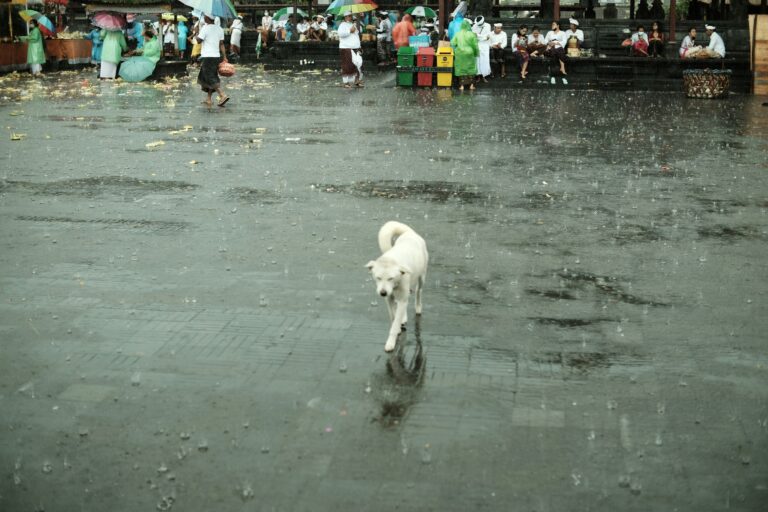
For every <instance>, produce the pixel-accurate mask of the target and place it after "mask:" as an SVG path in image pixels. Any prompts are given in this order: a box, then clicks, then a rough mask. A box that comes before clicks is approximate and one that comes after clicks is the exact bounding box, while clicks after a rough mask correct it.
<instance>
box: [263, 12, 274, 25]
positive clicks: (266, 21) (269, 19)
mask: <svg viewBox="0 0 768 512" xmlns="http://www.w3.org/2000/svg"><path fill="white" fill-rule="evenodd" d="M261 26H262V27H263V28H270V27H272V16H270V15H268V14H267V15H264V16H262V17H261Z"/></svg>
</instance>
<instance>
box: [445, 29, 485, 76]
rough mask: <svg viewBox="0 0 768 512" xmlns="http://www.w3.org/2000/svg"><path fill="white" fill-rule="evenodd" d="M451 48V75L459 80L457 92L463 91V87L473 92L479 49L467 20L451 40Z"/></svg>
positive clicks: (475, 36)
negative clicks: (467, 86) (466, 86)
mask: <svg viewBox="0 0 768 512" xmlns="http://www.w3.org/2000/svg"><path fill="white" fill-rule="evenodd" d="M451 46H453V52H454V60H453V74H454V75H455V76H456V77H457V78H458V79H459V90H460V91H463V90H464V86H465V85H469V88H470V90H474V89H475V84H474V79H475V75H476V74H477V57H479V56H480V48H479V47H478V45H477V35H475V33H474V32H472V24H471V23H470V22H469V20H464V21H462V22H461V28H460V29H459V31H458V32H457V33H456V35H455V36H453V39H451Z"/></svg>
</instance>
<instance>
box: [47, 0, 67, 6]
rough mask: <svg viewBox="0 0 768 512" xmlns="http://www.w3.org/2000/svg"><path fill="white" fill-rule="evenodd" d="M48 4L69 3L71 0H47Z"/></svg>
mask: <svg viewBox="0 0 768 512" xmlns="http://www.w3.org/2000/svg"><path fill="white" fill-rule="evenodd" d="M45 3H47V4H55V5H69V0H45Z"/></svg>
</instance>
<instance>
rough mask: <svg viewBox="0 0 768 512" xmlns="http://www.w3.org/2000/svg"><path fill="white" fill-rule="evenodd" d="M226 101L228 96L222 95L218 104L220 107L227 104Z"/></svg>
mask: <svg viewBox="0 0 768 512" xmlns="http://www.w3.org/2000/svg"><path fill="white" fill-rule="evenodd" d="M228 101H229V96H224V97H223V98H222V99H220V100H219V103H218V105H219V106H220V107H223V106H224V105H226V104H227V102H228Z"/></svg>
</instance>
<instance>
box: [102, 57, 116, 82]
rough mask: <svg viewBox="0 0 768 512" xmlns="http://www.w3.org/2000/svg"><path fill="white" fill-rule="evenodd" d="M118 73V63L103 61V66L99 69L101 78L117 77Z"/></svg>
mask: <svg viewBox="0 0 768 512" xmlns="http://www.w3.org/2000/svg"><path fill="white" fill-rule="evenodd" d="M116 75H117V63H116V62H107V61H105V60H103V61H101V67H100V69H99V78H115V76H116Z"/></svg>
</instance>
